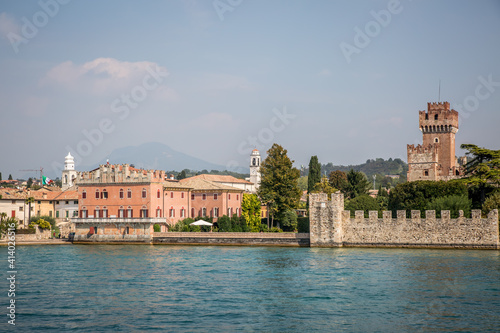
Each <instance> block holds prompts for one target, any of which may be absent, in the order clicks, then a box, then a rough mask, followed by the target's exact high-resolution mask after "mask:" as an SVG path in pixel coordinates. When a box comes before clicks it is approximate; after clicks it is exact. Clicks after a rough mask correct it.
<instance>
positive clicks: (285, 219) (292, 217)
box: [280, 209, 297, 231]
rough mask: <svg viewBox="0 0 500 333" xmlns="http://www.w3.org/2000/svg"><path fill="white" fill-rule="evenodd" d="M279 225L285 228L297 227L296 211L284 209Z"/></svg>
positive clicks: (293, 228)
mask: <svg viewBox="0 0 500 333" xmlns="http://www.w3.org/2000/svg"><path fill="white" fill-rule="evenodd" d="M280 222H281V226H282V227H284V229H286V230H290V231H293V230H296V229H297V213H296V212H295V210H292V209H288V210H286V211H285V212H284V213H283V215H282V217H281V221H280Z"/></svg>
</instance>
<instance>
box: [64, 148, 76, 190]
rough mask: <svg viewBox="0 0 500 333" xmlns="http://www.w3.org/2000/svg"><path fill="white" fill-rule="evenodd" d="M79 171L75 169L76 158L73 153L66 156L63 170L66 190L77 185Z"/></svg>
mask: <svg viewBox="0 0 500 333" xmlns="http://www.w3.org/2000/svg"><path fill="white" fill-rule="evenodd" d="M76 176H77V171H76V170H75V158H74V157H73V156H71V153H68V155H67V156H66V157H65V158H64V170H63V171H62V190H63V191H66V190H67V189H68V188H70V187H71V186H73V185H75V179H76Z"/></svg>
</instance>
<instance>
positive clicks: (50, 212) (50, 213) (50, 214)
mask: <svg viewBox="0 0 500 333" xmlns="http://www.w3.org/2000/svg"><path fill="white" fill-rule="evenodd" d="M13 212H15V211H13ZM49 216H50V217H52V211H51V210H49Z"/></svg>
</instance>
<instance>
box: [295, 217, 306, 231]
mask: <svg viewBox="0 0 500 333" xmlns="http://www.w3.org/2000/svg"><path fill="white" fill-rule="evenodd" d="M297 229H298V232H305V233H308V232H309V217H299V218H297Z"/></svg>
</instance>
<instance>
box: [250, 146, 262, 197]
mask: <svg viewBox="0 0 500 333" xmlns="http://www.w3.org/2000/svg"><path fill="white" fill-rule="evenodd" d="M249 180H250V181H251V182H252V183H254V184H255V190H257V189H258V188H259V185H260V153H259V151H258V150H257V149H254V150H253V151H252V154H251V155H250V178H249Z"/></svg>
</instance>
